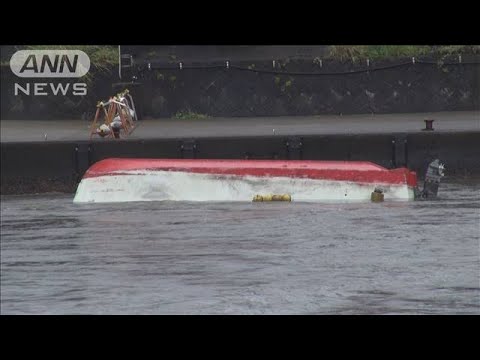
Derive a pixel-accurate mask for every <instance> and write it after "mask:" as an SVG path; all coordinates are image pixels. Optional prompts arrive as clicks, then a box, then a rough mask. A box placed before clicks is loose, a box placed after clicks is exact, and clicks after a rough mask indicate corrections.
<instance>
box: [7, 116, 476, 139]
mask: <svg viewBox="0 0 480 360" xmlns="http://www.w3.org/2000/svg"><path fill="white" fill-rule="evenodd" d="M428 118H430V119H434V120H435V121H434V123H433V127H434V129H435V132H463V131H480V111H462V112H439V113H417V114H377V115H345V116H336V115H332V116H329V115H322V116H298V117H292V116H282V117H256V118H210V119H206V120H177V119H157V120H143V121H140V122H139V123H138V127H137V128H136V129H135V131H134V132H133V133H132V134H131V135H130V137H129V139H153V138H184V137H230V136H263V135H272V134H275V135H278V136H286V135H317V134H326V135H327V134H328V135H330V134H374V133H399V132H401V133H414V132H421V131H422V128H424V127H425V122H424V121H423V120H424V119H428ZM89 125H90V124H89V123H88V122H86V121H84V120H58V121H53V120H52V121H40V120H28V121H24V120H1V121H0V130H1V138H0V139H1V142H22V141H45V137H46V140H48V141H68V140H88V129H89ZM274 129H275V132H274ZM94 139H96V140H98V141H113V139H101V138H99V137H98V136H96V137H94Z"/></svg>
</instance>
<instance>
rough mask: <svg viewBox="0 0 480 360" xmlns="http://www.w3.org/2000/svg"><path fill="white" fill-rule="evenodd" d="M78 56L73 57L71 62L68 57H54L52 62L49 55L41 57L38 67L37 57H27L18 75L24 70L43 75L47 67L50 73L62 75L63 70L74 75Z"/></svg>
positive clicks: (32, 55)
mask: <svg viewBox="0 0 480 360" xmlns="http://www.w3.org/2000/svg"><path fill="white" fill-rule="evenodd" d="M78 57H79V55H78V54H76V55H73V60H72V59H71V56H70V57H69V56H68V55H61V56H60V55H59V54H57V55H55V57H54V59H53V61H52V58H51V57H50V55H47V54H45V55H43V56H42V57H41V62H40V66H39V64H38V61H37V56H35V55H34V54H31V55H28V57H27V60H25V63H24V64H23V66H22V68H21V69H20V73H24V72H25V71H26V70H31V71H33V72H34V73H44V72H45V68H46V67H47V66H48V70H49V71H50V73H52V74H53V73H63V71H64V70H67V69H68V71H70V73H71V74H75V71H76V69H77V65H78Z"/></svg>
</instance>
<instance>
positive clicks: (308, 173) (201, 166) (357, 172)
mask: <svg viewBox="0 0 480 360" xmlns="http://www.w3.org/2000/svg"><path fill="white" fill-rule="evenodd" d="M135 170H148V171H182V172H191V173H199V174H218V175H235V176H258V177H295V178H308V179H322V180H337V181H353V182H359V183H383V184H407V185H409V186H412V187H413V186H416V185H417V178H416V174H415V172H412V171H409V170H408V169H406V168H399V169H394V170H388V169H385V168H383V167H381V166H379V165H376V164H373V163H370V162H363V161H313V160H288V161H287V160H211V159H198V160H190V159H105V160H102V161H99V162H97V163H95V164H94V165H92V166H91V167H90V169H88V171H87V172H86V173H85V175H84V178H89V177H98V176H106V175H121V174H125V172H127V171H135Z"/></svg>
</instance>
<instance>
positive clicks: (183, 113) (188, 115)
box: [174, 110, 209, 120]
mask: <svg viewBox="0 0 480 360" xmlns="http://www.w3.org/2000/svg"><path fill="white" fill-rule="evenodd" d="M174 118H175V119H179V120H203V119H208V118H209V116H208V115H205V114H199V113H196V112H193V111H191V110H180V111H178V112H177V113H176V114H175V115H174Z"/></svg>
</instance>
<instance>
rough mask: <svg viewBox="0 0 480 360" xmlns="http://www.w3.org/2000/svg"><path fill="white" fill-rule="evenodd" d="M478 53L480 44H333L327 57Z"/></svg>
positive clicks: (381, 57) (347, 58) (377, 58)
mask: <svg viewBox="0 0 480 360" xmlns="http://www.w3.org/2000/svg"><path fill="white" fill-rule="evenodd" d="M455 54H480V45H438V46H431V45H333V46H331V47H330V53H329V54H328V58H331V59H338V60H341V61H345V60H351V61H353V62H355V61H357V60H364V59H371V60H380V59H389V58H400V57H411V56H424V55H432V56H437V57H445V56H448V55H455Z"/></svg>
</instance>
